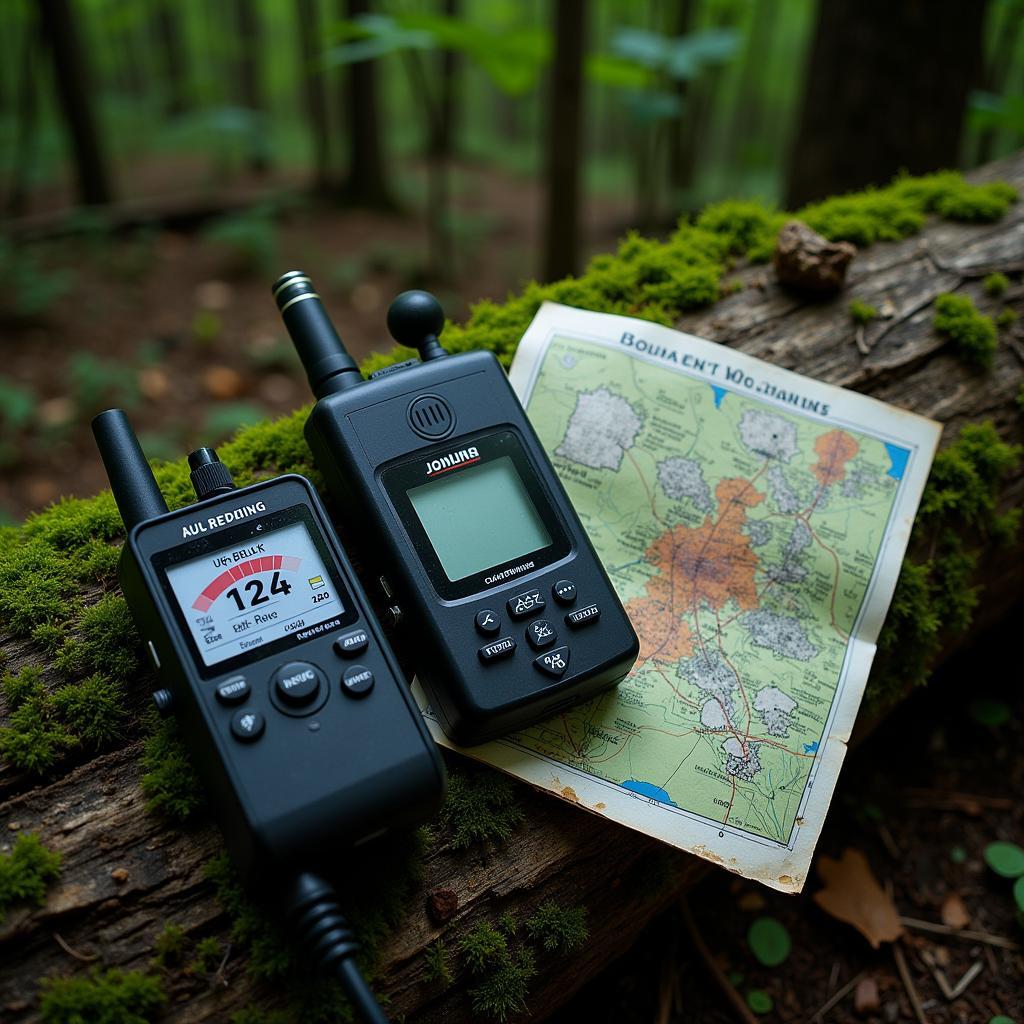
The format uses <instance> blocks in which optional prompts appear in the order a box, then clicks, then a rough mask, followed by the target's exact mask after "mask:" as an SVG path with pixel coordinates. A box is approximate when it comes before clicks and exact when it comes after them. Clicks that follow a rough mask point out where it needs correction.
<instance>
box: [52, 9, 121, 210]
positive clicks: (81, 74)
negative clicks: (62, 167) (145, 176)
mask: <svg viewBox="0 0 1024 1024" xmlns="http://www.w3.org/2000/svg"><path fill="white" fill-rule="evenodd" d="M38 10H39V18H40V24H41V27H42V33H43V38H44V39H45V40H46V43H47V45H48V46H49V49H50V52H51V54H52V56H53V73H54V82H55V85H56V89H57V101H58V103H59V105H60V108H61V113H62V115H63V117H64V124H65V126H66V128H67V131H68V136H69V137H70V141H71V148H72V152H73V154H74V160H75V171H76V175H77V179H78V197H79V199H80V201H81V202H83V203H87V204H102V203H109V202H110V200H111V197H112V191H111V187H110V177H109V174H108V171H107V161H106V157H105V155H104V151H103V145H102V141H101V139H100V134H99V130H98V128H97V123H96V118H95V115H94V113H93V107H92V91H91V90H92V83H91V77H90V74H89V65H88V61H87V59H86V54H85V50H84V49H83V48H82V45H81V41H80V37H79V32H78V24H77V22H76V20H75V17H76V16H75V11H74V9H73V8H72V5H71V4H70V3H69V2H68V0H39V4H38Z"/></svg>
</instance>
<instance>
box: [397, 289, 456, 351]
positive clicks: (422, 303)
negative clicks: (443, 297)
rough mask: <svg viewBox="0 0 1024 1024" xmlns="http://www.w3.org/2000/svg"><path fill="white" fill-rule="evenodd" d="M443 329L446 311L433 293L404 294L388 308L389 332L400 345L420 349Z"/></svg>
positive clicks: (413, 292) (410, 292)
mask: <svg viewBox="0 0 1024 1024" xmlns="http://www.w3.org/2000/svg"><path fill="white" fill-rule="evenodd" d="M443 329H444V309H443V308H442V307H441V303H440V302H438V301H437V299H436V298H434V296H433V295H431V294H430V292H422V291H409V292H402V294H401V295H399V296H397V297H396V298H395V299H394V300H393V301H392V303H391V305H390V306H389V307H388V330H389V331H390V332H391V337H392V338H394V339H395V341H397V342H398V343H399V344H400V345H408V346H409V348H419V346H420V345H421V344H422V343H423V340H424V339H425V338H428V337H433V338H436V337H437V336H438V335H439V334H440V333H441V331H442V330H443Z"/></svg>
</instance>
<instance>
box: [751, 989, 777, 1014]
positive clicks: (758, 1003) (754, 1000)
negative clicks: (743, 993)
mask: <svg viewBox="0 0 1024 1024" xmlns="http://www.w3.org/2000/svg"><path fill="white" fill-rule="evenodd" d="M747 1006H749V1007H750V1008H751V1009H752V1010H753V1011H754V1013H771V1012H772V1010H773V1009H774V1007H775V1002H774V1000H773V999H772V997H771V996H770V995H769V994H768V993H767V992H765V991H763V990H762V989H759V988H752V989H751V990H750V991H749V992H748V993H747Z"/></svg>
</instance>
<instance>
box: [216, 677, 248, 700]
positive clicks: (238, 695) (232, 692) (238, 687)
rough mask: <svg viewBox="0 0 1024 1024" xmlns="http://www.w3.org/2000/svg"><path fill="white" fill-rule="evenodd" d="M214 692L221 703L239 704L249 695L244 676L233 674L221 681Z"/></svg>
mask: <svg viewBox="0 0 1024 1024" xmlns="http://www.w3.org/2000/svg"><path fill="white" fill-rule="evenodd" d="M216 692H217V700H219V701H220V703H221V704H241V703H242V701H243V700H245V698H246V697H248V696H249V684H248V682H247V681H246V678H245V676H234V677H232V678H231V679H226V680H225V681H224V682H223V683H221V684H220V685H219V686H218V687H217V691H216Z"/></svg>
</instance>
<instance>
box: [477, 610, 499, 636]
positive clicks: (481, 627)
mask: <svg viewBox="0 0 1024 1024" xmlns="http://www.w3.org/2000/svg"><path fill="white" fill-rule="evenodd" d="M474 624H475V625H476V631H477V632H478V633H480V634H482V635H483V636H496V635H497V634H498V633H500V632H501V619H499V618H498V613H497V612H496V611H494V610H493V609H491V608H481V609H480V611H478V612H477V613H476V619H474Z"/></svg>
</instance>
